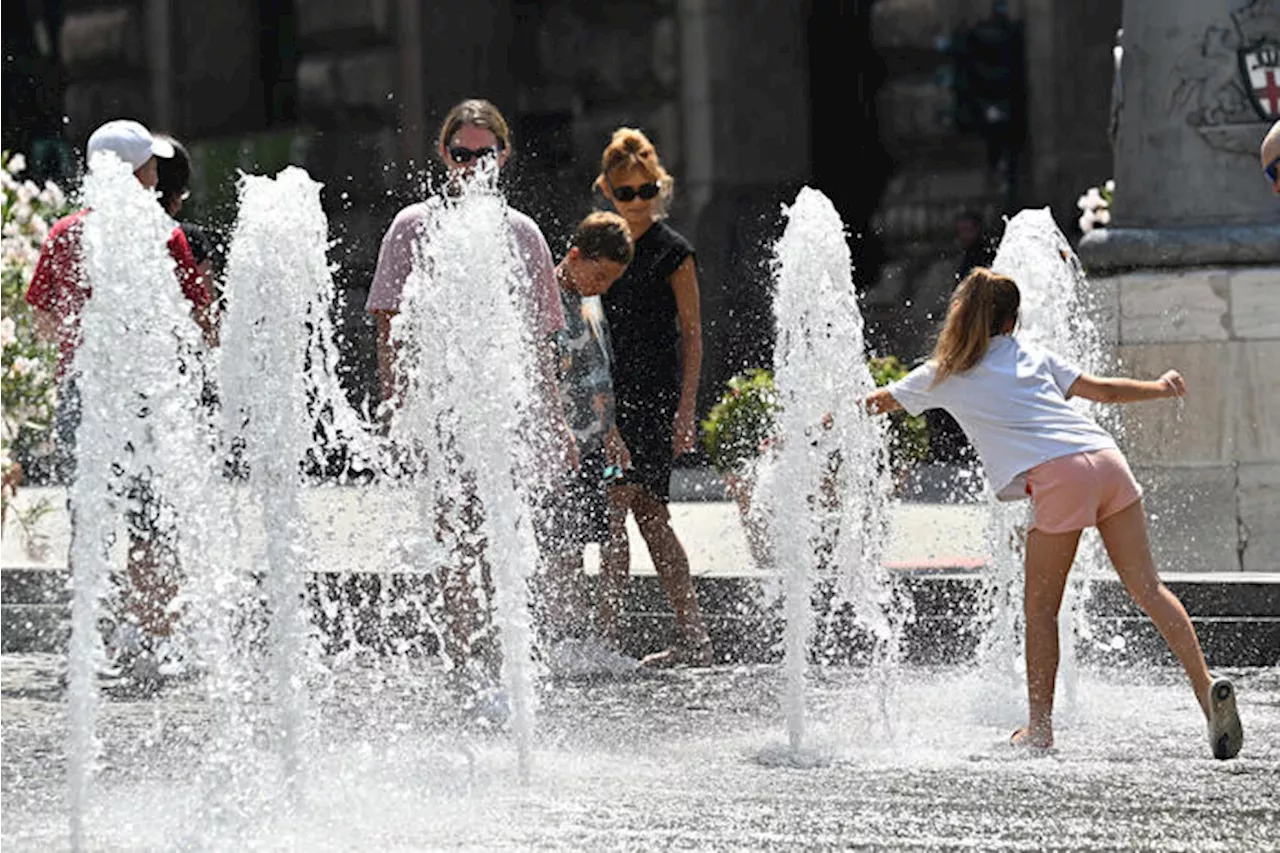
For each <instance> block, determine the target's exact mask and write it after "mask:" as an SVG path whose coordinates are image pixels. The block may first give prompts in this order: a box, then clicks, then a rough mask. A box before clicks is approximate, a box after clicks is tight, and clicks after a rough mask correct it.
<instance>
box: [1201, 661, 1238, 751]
mask: <svg viewBox="0 0 1280 853" xmlns="http://www.w3.org/2000/svg"><path fill="white" fill-rule="evenodd" d="M1243 744H1244V729H1243V727H1241V725H1240V712H1239V711H1238V710H1237V709H1236V688H1235V685H1234V684H1232V683H1231V680H1230V679H1228V678H1215V679H1214V680H1213V684H1211V685H1209V748H1210V749H1212V750H1213V757H1214V758H1217V759H1220V760H1224V761H1225V760H1226V759H1228V758H1235V757H1236V756H1237V755H1239V753H1240V747H1241V746H1242V745H1243Z"/></svg>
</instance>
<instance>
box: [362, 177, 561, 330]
mask: <svg viewBox="0 0 1280 853" xmlns="http://www.w3.org/2000/svg"><path fill="white" fill-rule="evenodd" d="M439 209H440V202H439V200H438V199H433V200H431V201H424V202H419V203H417V204H411V205H409V206H408V207H406V208H405V209H404V210H402V211H400V213H398V214H397V215H396V218H395V220H394V221H393V222H392V223H391V227H390V228H388V229H387V233H386V235H385V236H384V237H383V238H382V248H381V249H380V250H379V252H378V269H377V271H376V272H374V274H373V284H372V285H371V286H370V287H369V298H368V299H367V300H366V301H365V305H364V307H365V310H366V311H369V312H371V313H373V312H380V311H386V312H391V313H395V312H397V311H399V310H400V296H401V294H402V293H403V291H404V283H405V280H406V279H408V277H409V273H410V272H412V270H413V247H414V242H415V241H416V240H417V239H418V238H419V237H420V236H421V235H422V234H423V233H424V231H425V227H426V224H427V223H428V222H429V221H430V218H431V217H432V216H434V215H435V213H436V212H437V211H438V210H439ZM507 223H508V225H510V227H511V236H512V238H513V240H514V248H515V251H516V254H517V255H518V256H519V257H520V260H521V261H522V262H523V263H524V268H525V272H526V274H527V275H528V278H529V284H530V286H531V287H532V288H533V296H534V298H533V299H532V300H530V301H531V304H532V305H533V308H534V310H535V311H536V312H537V318H536V319H537V323H536V326H535V328H538V329H541V330H542V332H543V334H545V335H553V334H555V333H556V332H559V331H560V330H561V329H563V328H564V308H563V307H562V306H561V304H560V291H559V288H557V286H556V274H555V262H554V261H553V260H552V259H551V249H550V248H549V247H548V246H547V240H546V238H545V237H543V236H542V231H541V230H539V228H538V226H537V224H536V223H535V222H534V221H533V220H532V219H530V218H529V217H528V216H525V215H524V214H523V213H521V212H520V211H518V210H516V209H514V208H507Z"/></svg>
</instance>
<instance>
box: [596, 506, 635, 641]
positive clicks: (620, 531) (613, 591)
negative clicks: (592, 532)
mask: <svg viewBox="0 0 1280 853" xmlns="http://www.w3.org/2000/svg"><path fill="white" fill-rule="evenodd" d="M630 497H631V490H630V489H629V488H628V487H626V486H610V487H609V541H608V542H606V543H605V544H604V545H602V546H601V548H600V582H599V584H598V585H597V596H596V600H597V604H596V618H597V631H598V632H599V634H600V636H601V637H602V638H603V639H605V640H607V641H608V642H610V643H612V644H613V645H614V646H615V647H616V646H618V645H619V640H620V638H621V634H620V625H619V622H620V621H621V619H622V597H623V594H624V593H625V592H626V588H627V579H628V578H629V577H630V575H631V543H630V542H629V541H628V538H627V511H628V509H630V506H631V502H630Z"/></svg>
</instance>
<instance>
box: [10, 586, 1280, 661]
mask: <svg viewBox="0 0 1280 853" xmlns="http://www.w3.org/2000/svg"><path fill="white" fill-rule="evenodd" d="M899 577H900V579H901V582H902V589H903V591H904V592H905V593H906V594H907V595H908V596H909V597H910V600H911V601H912V604H913V608H914V613H915V618H914V620H913V621H912V622H911V624H910V625H909V626H908V627H907V629H906V632H905V636H904V638H903V643H904V649H903V652H904V654H905V656H906V658H907V659H908V660H911V661H913V662H919V663H954V662H959V661H963V660H966V659H968V658H970V657H971V656H972V654H973V651H974V648H975V647H976V643H977V639H978V636H979V634H980V632H981V628H982V620H981V618H980V616H979V612H978V610H979V602H980V596H981V584H982V575H981V573H980V572H978V571H973V570H969V571H961V570H950V571H942V570H938V571H916V572H905V571H903V572H899ZM594 580H595V578H594V577H593V576H588V577H587V585H588V593H589V594H590V593H591V592H593V590H594ZM1166 583H1167V584H1168V586H1169V587H1170V588H1171V589H1172V590H1173V591H1174V592H1175V594H1177V595H1178V596H1179V598H1181V600H1182V601H1183V603H1184V605H1185V606H1186V608H1187V610H1188V612H1189V613H1190V614H1191V615H1192V618H1193V621H1194V622H1195V624H1196V626H1197V631H1198V632H1199V634H1200V637H1201V641H1202V643H1203V645H1204V646H1205V651H1206V656H1207V657H1208V658H1209V659H1210V663H1211V665H1215V666H1221V665H1233V666H1272V665H1276V664H1277V663H1280V578H1276V577H1274V576H1270V575H1251V576H1241V575H1224V574H1216V575H1211V574H1204V575H1185V576H1169V577H1168V578H1167V579H1166ZM695 585H696V588H697V592H698V598H699V602H700V604H701V606H702V609H703V612H704V613H705V614H706V618H707V623H708V630H709V631H710V632H711V634H712V637H713V640H714V641H715V645H716V647H717V650H718V652H719V654H720V655H721V656H722V658H723V661H724V662H746V661H761V660H769V659H771V658H772V657H774V656H776V655H777V654H778V652H777V646H778V643H779V642H780V641H781V631H782V620H781V608H780V606H779V603H778V601H777V599H776V598H771V597H770V594H771V593H770V588H771V585H770V584H767V583H766V582H765V581H763V580H761V579H760V578H758V577H736V578H735V577H723V576H720V577H699V578H695ZM309 586H310V595H311V597H312V600H313V601H314V600H316V598H317V596H318V588H317V586H319V587H320V588H323V590H324V594H323V595H322V596H318V597H319V599H320V601H321V602H323V603H322V604H321V605H320V606H318V607H317V608H316V623H317V626H318V628H319V629H320V633H321V634H322V636H324V637H325V638H326V645H327V646H328V647H329V648H330V649H331V650H339V649H342V648H347V647H350V646H351V645H352V644H355V645H359V646H363V647H367V648H370V649H373V650H378V651H383V652H386V651H391V650H397V649H398V650H400V651H401V652H404V651H406V650H408V651H417V652H421V653H423V654H432V653H434V652H435V640H434V637H432V636H431V632H430V631H426V630H423V627H424V625H425V624H426V614H425V611H426V609H427V607H428V606H429V605H428V604H426V603H427V602H431V601H432V600H433V599H434V597H435V584H434V582H433V578H432V577H431V576H429V575H424V574H409V573H400V574H379V573H370V572H365V573H345V574H343V573H319V574H317V575H313V576H312V581H311V583H310V585H309ZM1091 586H1092V592H1091V595H1090V598H1089V600H1088V602H1087V606H1086V611H1087V612H1088V614H1089V616H1090V625H1091V626H1092V627H1093V630H1094V638H1093V640H1092V641H1091V642H1090V643H1089V644H1088V647H1087V648H1086V649H1085V651H1086V652H1087V653H1089V654H1094V653H1096V655H1095V656H1100V657H1104V658H1107V659H1115V660H1129V659H1143V660H1153V659H1160V658H1162V657H1163V658H1165V659H1167V658H1168V652H1167V649H1165V647H1164V644H1163V641H1162V640H1161V639H1160V637H1159V635H1158V633H1156V632H1155V629H1154V627H1153V626H1152V625H1151V623H1150V622H1149V621H1148V620H1147V619H1146V617H1145V616H1143V615H1142V614H1141V613H1140V612H1139V611H1138V610H1137V609H1136V608H1135V607H1134V606H1133V605H1132V603H1131V602H1130V601H1129V599H1128V596H1127V594H1126V593H1125V592H1124V590H1123V588H1122V587H1121V585H1120V584H1119V582H1118V581H1116V580H1115V579H1104V580H1098V581H1094V582H1093V583H1092V584H1091ZM0 593H2V603H3V607H2V608H0V609H2V610H3V629H2V630H0V635H2V636H0V648H2V649H3V651H4V652H6V653H20V652H37V651H40V652H58V651H64V650H65V648H66V642H67V638H68V633H69V629H68V621H69V605H68V589H67V574H66V572H65V571H63V570H50V569H29V568H28V569H20V568H6V569H4V570H3V572H0ZM832 603H833V599H832V584H831V583H830V582H829V581H826V582H823V581H820V582H819V583H818V584H817V585H816V588H815V591H814V596H813V604H814V612H815V621H816V623H817V627H816V638H815V641H814V643H813V646H814V648H816V649H821V650H823V651H822V652H821V654H822V655H825V656H826V657H827V658H828V659H831V660H844V661H850V662H854V661H857V660H859V659H860V658H863V657H865V656H866V655H868V654H869V652H870V648H871V644H870V643H869V641H868V638H867V637H866V636H865V635H864V634H863V633H862V632H861V631H860V630H859V629H858V628H857V626H856V624H855V622H854V620H853V616H852V613H851V612H850V610H849V608H848V606H847V605H841V606H839V607H836V608H834V609H833V607H832ZM624 610H625V613H626V617H625V618H626V624H625V634H626V637H625V641H624V642H625V645H626V647H627V650H628V651H629V652H630V653H632V654H635V655H640V654H644V653H647V652H648V651H652V650H653V649H654V648H658V647H661V646H662V645H665V644H667V643H669V642H670V641H671V638H672V637H673V636H674V633H673V632H674V621H673V619H672V617H671V612H670V608H669V607H668V605H667V601H666V597H665V595H664V593H663V592H662V589H661V586H660V585H659V583H658V581H657V578H655V577H653V576H640V577H635V578H633V579H632V582H631V583H630V584H629V586H628V591H627V599H626V601H625V604H624ZM1116 637H1119V638H1121V640H1122V643H1121V644H1120V645H1115V644H1114V642H1113V641H1114V640H1115V638H1116Z"/></svg>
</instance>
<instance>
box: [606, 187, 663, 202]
mask: <svg viewBox="0 0 1280 853" xmlns="http://www.w3.org/2000/svg"><path fill="white" fill-rule="evenodd" d="M609 189H611V190H613V197H614V198H616V199H617V200H618V201H635V199H636V197H637V196H639V197H640V198H642V199H644V200H645V201H649V200H650V199H654V198H657V197H658V191H659V187H658V185H657V184H641V185H640V186H638V187H615V186H614V185H613V184H609Z"/></svg>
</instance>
